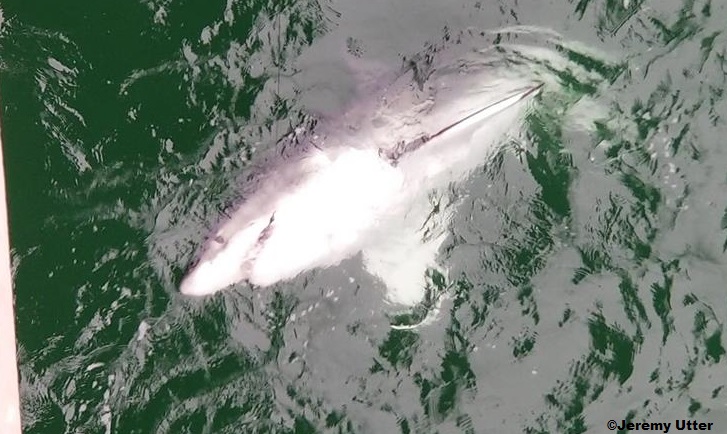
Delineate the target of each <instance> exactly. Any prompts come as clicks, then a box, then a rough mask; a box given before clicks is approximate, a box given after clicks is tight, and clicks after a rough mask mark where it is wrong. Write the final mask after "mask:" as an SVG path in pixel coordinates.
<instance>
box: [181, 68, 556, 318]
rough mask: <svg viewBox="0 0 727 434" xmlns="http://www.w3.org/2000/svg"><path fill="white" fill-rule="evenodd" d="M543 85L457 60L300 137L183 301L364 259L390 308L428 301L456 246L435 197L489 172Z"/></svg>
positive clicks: (405, 78)
mask: <svg viewBox="0 0 727 434" xmlns="http://www.w3.org/2000/svg"><path fill="white" fill-rule="evenodd" d="M543 86H544V85H543V83H542V82H539V81H538V80H536V79H534V78H533V77H528V76H527V74H508V72H507V71H506V70H505V69H502V68H501V69H494V70H493V68H492V67H491V63H488V62H487V61H483V60H482V59H481V58H477V57H475V58H464V59H462V58H460V59H454V60H452V59H450V60H449V61H447V62H445V63H440V64H424V66H423V67H422V66H421V65H419V66H418V67H409V68H407V69H405V71H404V72H403V73H401V74H400V75H399V76H398V77H397V78H396V79H395V80H393V81H392V82H390V83H388V84H386V85H385V86H380V88H379V89H380V90H379V91H378V92H370V94H371V95H361V96H360V100H359V101H357V102H356V104H354V105H353V107H352V108H350V109H347V110H345V111H344V112H343V113H342V114H340V115H338V116H330V117H328V118H322V119H318V120H316V122H314V123H312V124H311V125H309V126H308V127H306V128H299V129H296V130H294V131H293V132H291V133H290V134H289V135H288V136H287V137H286V138H285V142H286V143H287V144H288V146H290V143H295V144H296V149H297V150H296V152H295V155H294V156H288V157H286V158H283V157H279V161H276V162H275V163H274V164H273V165H272V166H271V167H269V168H268V169H267V170H266V171H265V173H264V174H263V175H261V176H260V177H259V181H258V182H257V183H256V188H255V190H254V192H253V193H251V194H249V195H248V196H247V197H246V198H245V199H244V201H243V202H242V203H241V204H240V205H239V206H238V207H237V208H236V209H235V210H234V211H232V212H230V213H228V215H227V216H226V217H225V218H224V219H222V221H221V222H220V223H219V224H218V225H217V226H216V227H215V228H214V229H213V230H212V232H211V233H210V234H209V235H208V237H207V239H206V241H205V242H204V243H203V244H202V245H201V247H200V248H199V249H198V252H197V253H196V255H195V256H194V259H193V260H192V261H191V263H190V265H189V266H188V268H187V271H186V274H185V275H184V277H183V278H182V280H181V284H180V287H179V289H180V292H181V293H183V294H187V295H191V296H204V295H209V294H213V293H216V292H217V291H220V290H223V289H225V288H228V287H231V286H233V285H235V284H237V283H240V282H247V283H249V284H251V285H253V286H257V287H268V286H271V285H275V284H277V283H279V282H284V281H288V280H291V279H294V278H295V277H296V276H298V275H300V274H302V273H305V272H308V271H310V270H313V269H316V268H325V267H331V266H335V265H338V264H340V263H341V262H342V261H343V260H344V259H347V258H351V257H353V256H355V255H357V254H359V253H362V254H363V263H364V265H365V267H366V269H367V270H368V271H369V272H371V274H373V275H375V276H378V277H379V278H380V279H381V280H382V281H383V282H384V284H385V286H386V287H387V288H390V292H389V294H388V297H387V298H388V299H389V300H390V301H392V302H394V303H398V304H402V305H413V304H415V303H417V302H418V301H420V300H421V298H422V297H423V291H424V289H423V288H424V286H425V283H424V276H425V272H426V269H427V267H431V266H433V265H434V263H435V262H436V257H437V253H438V251H439V248H440V246H441V244H442V242H443V240H444V239H445V238H446V231H444V230H439V231H431V230H425V229H424V228H425V227H426V226H427V223H428V222H430V220H431V218H432V215H433V214H436V212H435V211H434V210H433V207H432V205H431V200H430V198H431V192H432V191H436V190H437V189H442V188H446V187H447V186H448V185H450V184H451V183H453V182H454V183H456V182H461V181H462V180H465V179H467V178H468V177H469V176H470V174H471V173H472V172H473V171H474V170H476V169H477V168H478V167H481V166H483V165H484V164H486V163H487V159H488V157H489V156H491V155H492V154H493V152H494V151H495V150H496V149H498V145H499V144H501V143H502V142H503V140H504V139H505V138H506V137H507V135H508V134H510V133H513V132H516V131H518V128H519V127H520V125H521V124H522V120H523V116H524V115H525V114H526V113H527V110H528V107H529V106H530V105H531V102H532V101H533V100H534V98H535V97H536V95H538V94H540V93H541V91H542V89H543ZM281 146H283V145H281ZM282 154H283V152H278V153H276V154H275V155H277V156H279V155H282ZM440 218H441V219H445V220H446V215H444V216H442V215H440ZM430 226H431V225H430ZM440 229H441V228H440Z"/></svg>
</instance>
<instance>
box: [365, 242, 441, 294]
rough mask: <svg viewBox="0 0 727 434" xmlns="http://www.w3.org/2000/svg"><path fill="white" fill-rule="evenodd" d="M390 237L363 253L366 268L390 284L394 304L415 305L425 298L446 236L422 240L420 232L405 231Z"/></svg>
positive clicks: (386, 283) (387, 284) (389, 292)
mask: <svg viewBox="0 0 727 434" xmlns="http://www.w3.org/2000/svg"><path fill="white" fill-rule="evenodd" d="M386 235H387V237H386V239H385V240H377V242H376V243H372V245H371V246H369V247H367V248H366V249H364V250H363V258H364V265H365V266H366V269H367V270H368V271H369V272H370V273H371V274H374V275H376V276H377V277H379V278H380V279H381V280H382V281H383V283H384V284H385V285H386V288H387V294H386V295H387V297H386V298H387V299H388V300H389V301H390V302H392V303H396V304H401V305H405V306H413V305H415V304H417V303H419V302H420V301H422V300H423V299H424V295H425V292H426V286H427V282H426V272H427V269H429V268H432V267H436V258H437V254H438V252H439V247H440V245H441V244H442V241H443V240H444V238H445V237H446V234H445V233H443V234H441V235H440V236H439V237H435V238H430V239H427V240H422V234H421V233H420V232H419V231H412V230H406V229H403V230H400V231H391V233H389V232H387V234H386Z"/></svg>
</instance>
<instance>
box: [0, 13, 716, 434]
mask: <svg viewBox="0 0 727 434" xmlns="http://www.w3.org/2000/svg"><path fill="white" fill-rule="evenodd" d="M726 8H727V6H726V5H722V4H719V2H711V1H704V0H685V1H673V0H667V1H659V2H655V1H653V2H647V1H637V0H624V1H613V0H601V1H596V0H580V1H575V0H573V1H565V0H560V1H555V2H549V3H547V4H546V3H544V2H541V1H536V0H526V1H523V0H520V1H504V0H503V1H491V2H486V1H464V0H456V1H446V2H445V1H441V0H424V1H397V2H393V1H384V0H374V1H367V2H357V1H353V0H338V1H333V0H330V1H327V0H320V1H313V0H300V1H286V0H281V1H258V0H249V1H236V0H227V1H225V2H202V1H197V2H194V1H188V2H183V1H178V0H130V1H126V2H114V3H110V4H104V3H102V2H90V1H79V2H74V3H73V4H63V3H58V4H55V3H54V4H47V5H44V6H42V7H40V6H38V5H37V4H34V3H29V2H24V1H18V0H2V1H0V11H1V12H2V14H1V17H2V18H1V19H0V96H1V97H2V121H3V143H4V145H5V149H4V153H5V164H6V174H7V177H8V179H7V185H8V195H9V202H10V203H9V205H10V224H11V243H12V260H13V272H14V276H15V294H16V312H17V332H18V345H19V359H20V360H19V362H20V367H19V370H20V374H21V395H22V397H21V398H22V416H23V425H24V432H27V433H152V432H153V433H205V434H213V433H223V434H224V433H248V432H249V433H268V432H270V433H273V432H274V433H319V432H320V433H529V434H535V433H602V432H609V431H610V430H609V428H608V426H607V423H608V422H609V421H610V420H614V421H616V422H618V424H619V425H620V424H621V423H622V421H626V422H629V421H633V422H649V423H672V428H671V430H672V431H674V430H675V426H674V422H675V420H682V419H688V420H698V421H700V422H705V423H712V424H713V429H712V432H725V431H727V400H726V398H725V393H727V391H725V389H724V387H725V383H726V382H727V364H725V348H724V342H723V335H722V333H723V328H724V324H725V321H727V303H726V302H727V291H726V286H725V281H727V273H726V271H727V269H726V268H725V266H726V263H725V250H727V190H726V189H725V183H726V182H727V171H726V170H725V168H726V167H727V154H726V152H725V150H724V140H725V137H727V128H725V115H727V103H725V98H724V91H725V80H726V79H727V61H726V56H727V36H726V35H725V34H724V23H725V22H727V9H726ZM462 53H469V54H470V55H474V56H482V57H481V59H484V60H482V61H481V62H480V63H478V65H479V66H480V67H487V68H492V71H493V75H494V74H496V73H497V72H498V71H504V70H507V71H527V73H528V74H531V76H532V77H535V78H537V79H538V80H539V81H541V82H542V83H544V88H543V91H542V92H541V94H540V95H539V96H538V97H537V98H536V99H535V100H534V101H533V103H532V104H531V106H530V107H529V109H528V112H527V115H526V116H525V118H524V119H523V122H522V128H521V129H519V130H517V131H516V132H513V133H512V134H509V135H507V136H505V137H504V138H503V140H502V143H501V146H500V147H498V149H497V151H496V152H495V153H494V155H492V156H491V158H488V159H486V160H485V161H482V165H481V168H480V169H478V170H477V171H476V172H475V173H473V174H472V175H471V176H470V177H468V178H467V179H466V180H465V181H463V182H458V183H453V184H452V185H451V186H450V188H447V189H441V190H438V191H433V192H432V193H431V197H432V209H433V210H434V209H437V210H439V209H440V206H441V207H443V208H446V209H447V213H444V214H445V215H447V216H448V218H446V219H439V220H436V221H435V223H433V227H432V230H437V231H440V232H441V233H443V234H445V241H444V243H443V245H442V247H441V249H439V252H438V255H437V266H436V267H432V268H430V269H429V270H428V271H427V275H426V286H427V298H426V299H425V300H423V302H422V303H420V304H419V305H417V306H415V307H413V308H403V307H401V306H397V305H395V304H392V303H390V302H388V301H387V298H386V288H385V287H384V286H383V285H382V282H381V281H380V280H378V279H376V278H375V277H373V276H372V275H371V274H369V273H367V271H366V270H365V267H364V264H363V260H362V258H361V256H360V255H359V256H354V257H351V258H349V259H346V260H344V261H343V262H342V263H341V264H340V265H337V266H335V267H330V268H326V269H315V270H311V271H308V272H305V273H303V274H301V275H300V276H299V277H297V278H295V279H293V280H291V281H288V282H285V283H281V284H277V285H274V286H272V287H270V288H264V289H261V288H253V287H251V286H249V285H246V284H239V285H236V286H234V287H233V288H230V289H228V290H225V291H222V292H220V293H218V294H216V295H214V296H211V297H205V298H194V297H187V296H184V295H182V294H180V293H179V292H178V286H179V281H180V279H181V277H182V274H183V273H184V271H185V269H186V267H187V265H188V263H189V262H190V260H191V258H192V257H193V255H194V252H195V249H196V248H198V247H199V245H200V244H201V243H202V242H203V240H204V237H205V236H206V234H207V233H208V232H209V230H210V228H211V227H213V225H214V224H215V223H216V222H217V221H219V219H220V218H224V216H225V215H226V214H227V213H229V211H230V209H231V207H234V206H235V205H236V204H239V203H240V201H242V200H244V197H246V194H247V193H248V191H249V189H250V185H252V184H250V183H251V182H253V181H251V179H253V178H251V177H252V176H253V175H254V170H255V167H256V165H258V164H260V163H261V160H262V159H263V158H264V157H263V156H266V155H267V156H269V155H274V154H275V152H276V150H277V148H276V147H279V146H280V145H281V143H284V141H281V138H284V137H285V136H286V135H287V134H288V133H289V132H290V131H291V130H292V129H294V128H296V127H300V126H305V125H310V122H311V118H312V117H326V116H334V115H335V114H336V113H340V112H341V111H343V110H345V109H346V108H347V107H351V106H352V105H355V104H356V102H357V100H358V99H359V98H360V96H361V90H362V87H361V85H360V83H362V82H363V83H387V81H386V80H389V79H390V78H391V77H392V76H396V75H397V74H402V73H403V72H402V71H406V73H408V74H411V77H412V85H413V87H414V88H415V87H416V86H414V85H416V84H417V80H419V79H421V77H420V76H419V75H418V74H420V73H421V72H422V71H427V68H428V67H430V66H431V65H444V64H448V65H457V66H458V68H459V71H460V72H462V71H464V72H463V73H466V67H468V64H462V63H458V62H459V59H460V55H461V54H462ZM477 58H480V57H477ZM364 90H366V89H364ZM280 158H284V156H280ZM449 217H451V218H449ZM418 277H421V276H418ZM418 277H412V278H418ZM423 317H426V318H427V321H425V322H424V323H422V324H419V325H418V326H416V324H417V323H418V322H419V321H420V320H421V319H422V318H423ZM410 325H415V326H414V327H409V326H410ZM392 326H393V327H392Z"/></svg>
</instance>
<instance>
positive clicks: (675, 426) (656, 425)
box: [606, 419, 714, 433]
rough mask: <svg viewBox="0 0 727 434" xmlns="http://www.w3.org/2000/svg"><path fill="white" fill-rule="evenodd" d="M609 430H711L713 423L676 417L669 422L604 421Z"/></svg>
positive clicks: (666, 431) (664, 431)
mask: <svg viewBox="0 0 727 434" xmlns="http://www.w3.org/2000/svg"><path fill="white" fill-rule="evenodd" d="M606 428H608V429H610V430H611V431H616V430H619V431H632V432H635V431H657V432H662V433H668V432H674V431H712V430H713V429H714V423H712V422H701V421H698V420H687V419H676V420H674V421H670V422H627V421H626V420H620V421H615V420H613V419H611V420H609V421H608V422H606Z"/></svg>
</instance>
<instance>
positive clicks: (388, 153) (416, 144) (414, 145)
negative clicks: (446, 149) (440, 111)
mask: <svg viewBox="0 0 727 434" xmlns="http://www.w3.org/2000/svg"><path fill="white" fill-rule="evenodd" d="M429 139H430V137H429V136H428V135H426V134H422V135H421V136H419V137H417V138H416V139H414V140H411V141H408V142H404V141H401V142H399V143H397V144H396V146H394V147H393V148H392V149H384V148H379V156H380V157H381V158H383V159H385V160H387V161H388V162H389V163H390V164H391V165H392V166H394V167H396V165H397V164H398V162H399V158H401V156H402V155H404V154H406V153H409V152H413V151H416V150H417V149H419V148H420V147H421V146H422V145H424V144H425V143H427V142H428V141H429Z"/></svg>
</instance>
